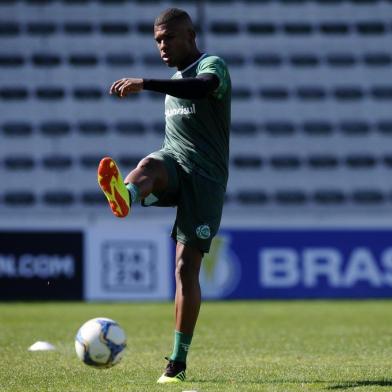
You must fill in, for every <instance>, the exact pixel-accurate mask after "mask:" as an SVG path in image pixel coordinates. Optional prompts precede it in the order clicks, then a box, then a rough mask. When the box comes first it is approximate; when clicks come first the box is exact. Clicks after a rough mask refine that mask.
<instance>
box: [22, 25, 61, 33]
mask: <svg viewBox="0 0 392 392" xmlns="http://www.w3.org/2000/svg"><path fill="white" fill-rule="evenodd" d="M57 28H58V26H57V25H56V24H55V23H52V22H30V23H27V28H26V30H27V33H28V34H30V35H39V36H48V35H51V34H54V33H56V31H57Z"/></svg>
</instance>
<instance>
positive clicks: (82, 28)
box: [63, 0, 95, 35]
mask: <svg viewBox="0 0 392 392" xmlns="http://www.w3.org/2000/svg"><path fill="white" fill-rule="evenodd" d="M75 1H77V0H75ZM94 30H95V28H94V26H93V25H92V24H91V23H88V22H65V23H64V25H63V31H64V33H66V34H69V35H86V34H92V33H93V32H94Z"/></svg>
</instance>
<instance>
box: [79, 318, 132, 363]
mask: <svg viewBox="0 0 392 392" xmlns="http://www.w3.org/2000/svg"><path fill="white" fill-rule="evenodd" d="M126 346H127V337H126V335H125V332H124V330H123V329H122V328H121V327H120V325H119V324H118V323H117V322H116V321H114V320H111V319H108V318H105V317H98V318H94V319H91V320H89V321H86V322H85V323H84V324H83V325H82V326H81V327H80V328H79V331H78V333H77V334H76V337H75V350H76V354H77V356H78V357H79V358H80V359H81V360H82V361H83V362H84V363H85V364H86V365H89V366H94V367H96V368H108V367H111V366H114V365H116V364H117V363H119V362H120V360H121V358H122V357H123V355H124V350H125V347H126Z"/></svg>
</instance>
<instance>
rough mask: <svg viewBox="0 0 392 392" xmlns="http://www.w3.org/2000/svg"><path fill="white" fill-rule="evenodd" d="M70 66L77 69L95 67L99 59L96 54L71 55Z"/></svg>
mask: <svg viewBox="0 0 392 392" xmlns="http://www.w3.org/2000/svg"><path fill="white" fill-rule="evenodd" d="M68 61H69V63H70V65H73V66H76V67H93V66H95V65H97V64H98V61H99V60H98V57H97V56H96V55H94V54H71V55H70V56H69V59H68Z"/></svg>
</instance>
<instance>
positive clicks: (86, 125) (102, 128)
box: [78, 121, 108, 136]
mask: <svg viewBox="0 0 392 392" xmlns="http://www.w3.org/2000/svg"><path fill="white" fill-rule="evenodd" d="M78 130H79V132H80V133H81V134H82V135H85V136H102V135H105V134H106V133H107V131H108V126H107V124H106V123H105V122H103V121H83V122H80V123H79V124H78Z"/></svg>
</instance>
